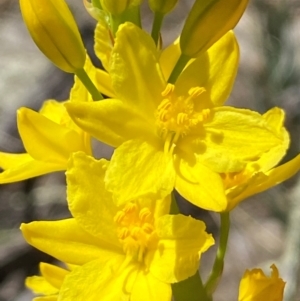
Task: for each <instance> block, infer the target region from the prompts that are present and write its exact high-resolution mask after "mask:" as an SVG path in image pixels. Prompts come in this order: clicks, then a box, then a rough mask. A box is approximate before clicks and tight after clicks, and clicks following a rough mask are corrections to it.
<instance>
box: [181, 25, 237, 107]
mask: <svg viewBox="0 0 300 301" xmlns="http://www.w3.org/2000/svg"><path fill="white" fill-rule="evenodd" d="M238 62H239V47H238V44H237V41H236V38H235V35H234V33H233V32H232V31H229V32H228V33H227V34H225V35H224V36H223V37H222V38H221V39H220V40H218V41H217V42H216V43H215V44H214V45H213V46H212V47H210V48H209V49H208V50H207V51H206V52H204V53H202V54H201V55H200V56H199V57H197V59H196V60H194V61H193V62H192V63H191V64H190V65H189V66H187V67H186V68H185V69H184V71H183V72H182V73H181V74H180V75H179V77H178V79H177V81H176V85H175V91H176V92H177V94H178V95H186V94H187V93H188V91H189V89H190V88H191V87H204V88H205V90H206V91H205V95H206V98H207V101H206V102H203V101H201V100H202V99H203V97H198V102H199V103H197V99H195V103H196V106H197V108H198V110H200V109H204V108H207V107H212V106H221V105H223V103H224V102H225V101H226V100H227V98H228V96H229V94H230V92H231V90H232V86H233V83H234V80H235V77H236V73H237V69H238Z"/></svg>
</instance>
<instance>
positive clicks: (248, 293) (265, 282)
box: [239, 264, 285, 301]
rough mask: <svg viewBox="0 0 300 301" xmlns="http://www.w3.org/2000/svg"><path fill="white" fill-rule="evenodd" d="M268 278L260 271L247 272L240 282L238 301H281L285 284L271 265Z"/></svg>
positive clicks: (275, 268)
mask: <svg viewBox="0 0 300 301" xmlns="http://www.w3.org/2000/svg"><path fill="white" fill-rule="evenodd" d="M271 269H272V273H271V276H270V277H268V276H266V275H265V274H264V272H263V271H262V270H261V269H253V270H251V271H249V270H247V271H246V272H245V274H244V276H243V278H242V280H241V282H240V289H239V301H266V300H268V301H282V300H283V292H284V287H285V282H284V281H283V280H282V279H281V278H280V277H279V273H278V269H277V267H276V266H275V265H274V264H273V265H272V266H271Z"/></svg>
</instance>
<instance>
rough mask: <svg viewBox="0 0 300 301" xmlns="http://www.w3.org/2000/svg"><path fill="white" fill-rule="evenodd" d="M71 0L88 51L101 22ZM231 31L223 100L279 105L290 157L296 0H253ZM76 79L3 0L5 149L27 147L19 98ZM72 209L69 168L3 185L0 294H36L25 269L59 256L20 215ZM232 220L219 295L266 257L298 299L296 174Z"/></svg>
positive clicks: (297, 101) (215, 220) (25, 300)
mask: <svg viewBox="0 0 300 301" xmlns="http://www.w3.org/2000/svg"><path fill="white" fill-rule="evenodd" d="M69 2H70V4H71V9H72V11H73V12H74V14H75V17H76V20H77V21H78V24H79V27H80V30H81V33H82V36H83V39H84V41H85V45H86V47H87V49H88V51H89V54H90V55H91V56H92V57H94V56H93V30H94V27H95V22H94V20H92V19H91V18H90V17H89V15H88V14H87V13H86V11H85V9H84V8H83V5H82V2H81V1H80V0H72V1H69ZM192 3H193V1H191V0H179V5H178V6H177V7H176V9H175V10H174V11H173V13H171V14H170V15H169V16H168V17H167V18H166V21H165V26H164V27H163V38H164V43H165V45H167V44H168V43H170V42H171V41H172V40H173V39H174V38H175V37H176V36H177V35H178V33H179V32H180V29H181V28H182V22H183V19H184V17H185V15H186V12H187V11H188V10H189V8H190V7H191V5H192ZM143 20H144V25H145V27H146V28H150V26H149V24H151V21H152V15H151V14H150V13H149V10H148V8H147V5H146V3H145V5H144V7H143ZM235 32H236V35H237V37H238V40H239V44H240V48H241V63H240V68H239V73H238V76H237V79H236V83H235V86H234V89H233V93H232V95H231V97H230V99H229V101H228V103H227V104H230V105H234V106H237V107H242V108H251V109H254V110H257V111H259V112H261V113H263V112H265V111H267V110H268V109H270V108H271V107H274V106H279V107H281V108H283V109H284V110H285V112H286V121H285V125H286V127H287V129H288V131H289V132H290V135H291V146H290V149H289V151H288V153H287V155H286V157H285V158H284V162H285V161H287V160H289V159H291V158H293V157H294V156H296V154H298V153H299V150H300V139H299V136H300V2H299V1H296V0H250V4H249V7H248V8H247V10H246V13H245V14H244V16H243V17H242V19H241V21H240V23H239V24H238V26H237V27H236V29H235ZM94 59H95V58H94ZM94 62H95V64H98V65H99V62H97V61H96V60H95V61H94ZM72 83H73V76H72V75H70V74H65V73H63V72H62V71H60V70H58V69H56V68H55V67H54V66H53V65H52V64H51V63H50V62H49V61H48V60H47V59H46V58H45V57H44V56H43V54H41V53H40V52H39V50H38V49H37V47H36V46H35V45H34V43H33V42H32V40H31V38H30V37H29V34H28V33H27V30H26V28H25V26H24V24H23V22H22V18H21V15H20V11H19V4H18V1H11V0H0V99H1V100H0V151H4V152H12V153H21V152H23V151H24V149H23V145H22V142H21V140H20V138H19V135H18V131H17V126H16V110H17V109H18V108H20V107H22V106H25V107H29V108H32V109H35V110H38V109H39V108H40V106H41V104H42V102H43V101H44V100H46V99H51V98H54V99H57V100H66V99H68V93H69V90H70V88H71V86H72ZM96 147H97V153H98V154H99V156H105V157H107V158H108V157H109V156H110V154H111V151H112V150H110V149H108V148H106V147H105V146H99V145H97V146H96ZM180 202H181V203H180V204H181V206H182V208H183V210H184V212H185V213H186V214H193V215H194V216H197V217H199V218H201V219H203V220H205V221H206V223H207V227H208V231H209V232H212V233H213V234H214V235H215V237H216V238H217V237H218V226H219V217H218V215H217V214H212V213H208V212H204V211H200V210H197V209H195V208H193V207H192V206H190V205H188V204H186V203H184V201H182V200H181V201H180ZM68 216H69V213H68V210H67V208H66V201H65V176H64V174H63V173H54V174H50V175H46V176H42V177H39V178H34V179H30V180H27V181H24V182H19V183H14V184H8V185H1V186H0V301H12V300H14V301H29V300H31V299H32V297H33V295H32V294H31V292H30V291H28V290H26V289H25V288H24V279H25V277H26V276H29V275H34V274H37V273H38V263H39V262H40V261H45V262H53V259H52V258H51V257H49V256H48V255H46V254H43V253H41V252H38V251H37V250H35V249H33V248H32V247H30V246H28V245H27V244H26V243H25V241H24V239H23V238H22V235H21V233H20V231H19V226H20V223H22V222H30V221H33V220H52V219H60V218H65V217H68ZM231 221H232V228H231V232H230V237H229V245H228V253H227V256H226V264H225V270H224V277H223V278H222V281H221V283H220V285H219V288H218V290H217V292H216V295H215V299H214V300H215V301H229V300H237V296H238V286H239V281H240V279H241V277H242V275H243V273H244V271H245V270H246V269H247V268H254V267H261V268H263V269H264V270H265V272H266V273H269V272H270V269H269V267H270V265H271V264H272V263H276V265H277V266H278V267H279V270H280V274H281V276H282V278H283V279H284V280H285V281H287V286H286V295H285V301H300V231H299V228H300V182H299V176H295V177H293V178H292V179H290V180H289V181H287V182H285V183H284V184H283V185H280V186H277V187H275V188H273V189H271V190H269V191H268V192H265V193H261V194H259V195H257V196H255V197H252V198H250V199H248V200H246V201H244V202H243V203H242V204H241V205H240V206H238V207H237V208H236V209H235V210H234V211H233V212H232V214H231ZM214 255H215V248H213V249H212V251H210V252H209V253H208V254H205V256H204V258H203V259H202V267H201V269H202V270H203V271H202V272H203V273H204V274H207V271H209V270H210V268H211V264H212V261H213V258H214ZM266 301H267V300H266Z"/></svg>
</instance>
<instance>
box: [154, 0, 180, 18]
mask: <svg viewBox="0 0 300 301" xmlns="http://www.w3.org/2000/svg"><path fill="white" fill-rule="evenodd" d="M177 2H178V0H165V1H162V0H149V6H150V8H151V10H152V11H153V12H155V13H160V14H163V15H166V14H167V13H169V12H170V11H171V10H172V9H173V8H174V7H175V5H176V4H177Z"/></svg>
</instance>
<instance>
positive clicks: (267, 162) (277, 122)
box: [257, 108, 290, 172]
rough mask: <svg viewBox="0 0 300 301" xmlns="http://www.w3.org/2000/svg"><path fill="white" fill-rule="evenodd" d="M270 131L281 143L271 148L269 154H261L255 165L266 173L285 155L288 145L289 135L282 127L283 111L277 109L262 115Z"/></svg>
mask: <svg viewBox="0 0 300 301" xmlns="http://www.w3.org/2000/svg"><path fill="white" fill-rule="evenodd" d="M263 117H264V119H265V120H266V122H267V124H268V126H269V127H270V128H271V131H273V132H274V133H276V134H277V136H278V137H280V139H281V143H278V145H277V146H275V147H272V148H271V149H270V151H269V152H267V153H264V154H262V156H261V157H260V158H259V160H258V161H257V163H258V164H259V166H260V171H262V172H266V171H268V170H270V169H271V168H273V167H274V166H275V165H276V164H278V163H279V162H280V161H281V159H282V158H283V156H284V155H285V154H286V150H287V149H288V147H289V144H290V138H289V134H288V132H287V131H286V129H285V128H284V127H283V126H284V117H285V116H284V111H283V110H282V109H279V108H272V109H271V110H269V111H267V112H266V113H265V114H263Z"/></svg>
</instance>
